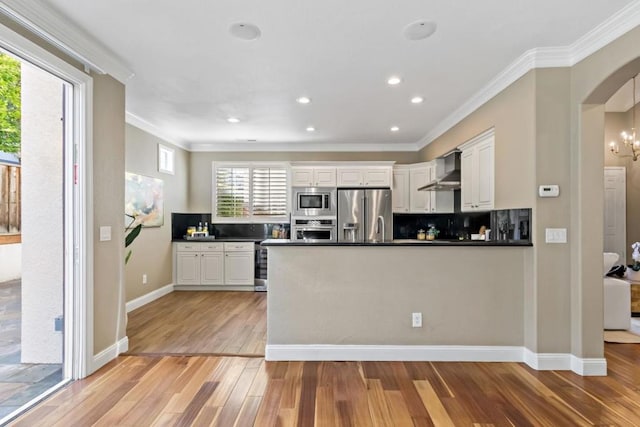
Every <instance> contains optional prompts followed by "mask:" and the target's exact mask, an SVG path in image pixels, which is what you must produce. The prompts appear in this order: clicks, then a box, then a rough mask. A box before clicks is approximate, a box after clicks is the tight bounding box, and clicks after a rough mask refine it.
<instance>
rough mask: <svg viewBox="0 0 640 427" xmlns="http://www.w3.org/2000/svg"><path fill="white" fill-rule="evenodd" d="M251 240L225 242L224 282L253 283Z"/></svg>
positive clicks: (235, 283)
mask: <svg viewBox="0 0 640 427" xmlns="http://www.w3.org/2000/svg"><path fill="white" fill-rule="evenodd" d="M253 246H254V244H253V242H225V244H224V283H225V284H226V285H230V286H237V285H253V274H254V268H255V265H254V260H253V257H254V252H253V249H254V247H253Z"/></svg>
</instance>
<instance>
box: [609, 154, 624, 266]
mask: <svg viewBox="0 0 640 427" xmlns="http://www.w3.org/2000/svg"><path fill="white" fill-rule="evenodd" d="M626 211H627V196H626V169H625V168H624V167H618V166H616V167H605V168H604V251H605V252H615V253H617V254H618V255H620V262H621V263H626V262H627V246H628V245H627V215H626Z"/></svg>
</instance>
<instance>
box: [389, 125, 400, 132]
mask: <svg viewBox="0 0 640 427" xmlns="http://www.w3.org/2000/svg"><path fill="white" fill-rule="evenodd" d="M399 130H400V128H399V127H398V126H391V132H398V131H399Z"/></svg>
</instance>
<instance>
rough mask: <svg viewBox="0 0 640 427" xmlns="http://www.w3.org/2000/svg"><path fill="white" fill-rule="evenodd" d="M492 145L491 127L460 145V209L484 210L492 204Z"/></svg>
mask: <svg viewBox="0 0 640 427" xmlns="http://www.w3.org/2000/svg"><path fill="white" fill-rule="evenodd" d="M494 147H495V138H494V132H493V129H491V130H489V131H487V132H485V133H483V134H481V135H479V136H477V137H475V138H473V139H472V140H471V141H469V142H467V143H465V144H463V145H461V146H460V149H461V150H462V154H461V156H460V162H461V165H460V168H461V169H462V176H461V186H462V203H461V204H462V210H463V211H486V210H491V209H493V206H494V200H493V199H494V197H493V196H494V186H495V169H494Z"/></svg>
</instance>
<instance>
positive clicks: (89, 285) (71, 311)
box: [0, 25, 93, 399]
mask: <svg viewBox="0 0 640 427" xmlns="http://www.w3.org/2000/svg"><path fill="white" fill-rule="evenodd" d="M0 48H2V49H3V50H6V51H7V52H9V53H10V54H11V55H13V56H15V57H16V58H18V59H19V60H22V61H26V62H29V63H30V64H32V65H35V66H37V67H39V68H41V69H43V70H44V71H47V72H49V73H51V74H52V75H54V76H57V77H59V78H60V79H62V80H63V81H64V82H65V84H64V88H65V89H64V90H65V100H66V101H67V102H65V111H64V115H65V121H64V122H65V123H64V154H63V157H64V189H63V193H64V196H63V197H64V344H63V349H64V350H63V352H64V355H63V377H64V380H63V382H62V383H60V385H59V386H62V385H64V384H65V383H66V382H68V381H71V380H75V379H80V378H84V377H85V376H87V375H89V374H90V373H92V371H93V369H92V365H93V236H92V233H91V230H92V229H93V208H92V203H91V200H92V175H91V173H92V168H91V165H92V150H91V147H92V133H93V131H92V103H93V99H92V98H93V79H92V78H91V76H90V75H89V74H86V73H84V72H83V71H81V70H79V69H77V68H75V67H73V66H72V65H70V64H69V63H67V62H65V61H64V60H62V59H61V58H59V57H57V56H55V55H53V54H52V53H50V52H48V51H47V50H45V49H43V48H41V47H40V46H38V45H36V44H35V43H33V42H31V41H29V40H28V39H26V38H24V37H22V36H21V35H19V34H17V33H16V32H14V31H12V30H10V29H9V28H7V27H5V26H4V25H0ZM52 391H53V390H51V392H52ZM41 398H42V396H41V397H40V399H41Z"/></svg>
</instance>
